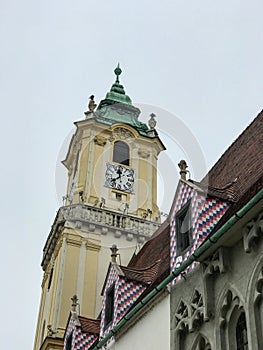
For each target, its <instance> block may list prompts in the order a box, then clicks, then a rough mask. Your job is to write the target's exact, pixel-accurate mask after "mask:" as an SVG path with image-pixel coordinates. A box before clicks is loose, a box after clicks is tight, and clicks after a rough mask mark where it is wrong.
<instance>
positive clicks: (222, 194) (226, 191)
mask: <svg viewBox="0 0 263 350" xmlns="http://www.w3.org/2000/svg"><path fill="white" fill-rule="evenodd" d="M187 182H188V183H192V184H194V185H195V186H196V187H197V188H199V189H200V190H201V191H202V192H204V193H206V194H207V196H208V197H213V198H218V199H222V200H224V201H230V202H235V201H236V200H237V193H236V192H237V190H236V187H237V179H235V180H234V181H232V182H230V183H229V184H227V185H226V186H224V187H222V188H218V187H213V186H210V185H207V183H202V182H197V181H194V180H188V181H187Z"/></svg>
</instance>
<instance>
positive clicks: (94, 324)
mask: <svg viewBox="0 0 263 350" xmlns="http://www.w3.org/2000/svg"><path fill="white" fill-rule="evenodd" d="M78 318H79V321H80V325H81V326H80V327H81V330H82V332H84V333H91V334H95V335H99V334H100V320H98V319H97V320H93V319H91V318H86V317H83V316H78Z"/></svg>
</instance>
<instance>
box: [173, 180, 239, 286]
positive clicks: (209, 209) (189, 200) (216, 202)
mask: <svg viewBox="0 0 263 350" xmlns="http://www.w3.org/2000/svg"><path fill="white" fill-rule="evenodd" d="M231 186H232V184H229V185H228V186H226V187H224V189H219V188H212V187H210V186H206V185H204V184H201V183H197V182H194V181H192V180H185V179H184V178H181V179H180V180H179V183H178V187H177V190H176V194H175V198H174V201H173V205H172V209H171V212H170V270H171V271H173V270H174V269H175V268H176V267H178V266H180V265H181V263H182V262H184V260H185V259H186V258H188V257H189V256H190V255H191V254H193V253H194V252H195V251H196V249H197V248H198V247H199V246H200V245H201V244H202V243H203V241H204V240H205V239H206V238H207V237H208V235H209V234H210V233H211V232H212V230H213V228H214V227H215V226H216V224H217V223H218V222H219V221H220V219H221V218H222V217H223V215H224V214H225V213H226V211H227V210H228V208H229V207H230V205H231V203H232V202H233V201H234V196H233V193H232V192H231ZM196 264H197V263H196V262H194V263H193V264H192V265H190V266H189V267H188V268H187V270H186V273H188V272H190V271H191V270H192V269H193V267H195V266H196ZM180 278H181V276H179V277H178V279H180Z"/></svg>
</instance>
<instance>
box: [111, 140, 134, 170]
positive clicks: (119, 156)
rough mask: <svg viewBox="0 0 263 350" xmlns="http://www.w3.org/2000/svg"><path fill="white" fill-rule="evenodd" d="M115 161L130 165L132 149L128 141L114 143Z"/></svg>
mask: <svg viewBox="0 0 263 350" xmlns="http://www.w3.org/2000/svg"><path fill="white" fill-rule="evenodd" d="M113 161H114V162H116V163H120V164H123V165H130V149H129V146H128V145H127V143H125V142H122V141H116V142H115V143H114V149H113Z"/></svg>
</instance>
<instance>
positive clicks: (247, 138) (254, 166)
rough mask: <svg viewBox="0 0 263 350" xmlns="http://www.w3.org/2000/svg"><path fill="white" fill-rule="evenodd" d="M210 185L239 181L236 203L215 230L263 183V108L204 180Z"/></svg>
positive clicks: (222, 184)
mask: <svg viewBox="0 0 263 350" xmlns="http://www.w3.org/2000/svg"><path fill="white" fill-rule="evenodd" d="M207 179H208V183H209V186H214V187H224V186H225V185H226V184H227V183H230V182H232V181H233V180H234V181H235V184H234V192H235V199H236V202H235V203H234V204H233V205H232V206H231V207H230V209H229V210H228V211H227V212H226V214H225V215H224V216H223V218H222V219H221V220H220V222H219V223H218V225H217V226H216V227H215V228H214V230H213V232H214V231H215V230H217V229H218V228H219V227H220V226H222V225H223V224H224V223H225V222H226V221H227V220H228V219H229V218H230V217H231V216H232V215H234V213H235V212H237V211H238V210H239V209H241V208H242V207H243V206H244V205H245V204H246V203H247V202H248V201H249V200H250V199H251V198H252V197H253V196H254V195H255V194H256V193H257V192H258V191H259V190H260V189H262V185H263V111H262V112H260V113H259V114H258V116H257V117H256V118H255V119H254V120H253V121H252V123H251V124H250V125H249V126H248V127H247V128H246V129H245V130H244V131H243V132H242V134H241V135H240V136H239V137H238V138H237V139H236V140H235V141H234V142H233V143H232V144H231V146H230V147H229V148H228V149H227V150H226V151H225V153H224V154H223V155H222V156H221V158H220V159H219V160H218V161H217V162H216V164H215V165H214V166H213V167H212V169H211V170H210V171H209V173H208V175H207V176H206V177H205V178H204V179H203V181H202V182H203V183H204V182H207Z"/></svg>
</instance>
